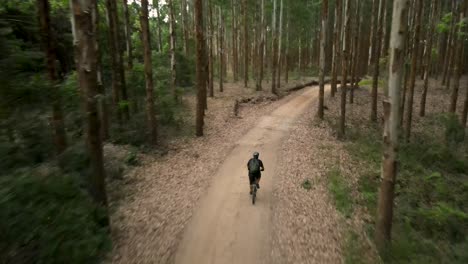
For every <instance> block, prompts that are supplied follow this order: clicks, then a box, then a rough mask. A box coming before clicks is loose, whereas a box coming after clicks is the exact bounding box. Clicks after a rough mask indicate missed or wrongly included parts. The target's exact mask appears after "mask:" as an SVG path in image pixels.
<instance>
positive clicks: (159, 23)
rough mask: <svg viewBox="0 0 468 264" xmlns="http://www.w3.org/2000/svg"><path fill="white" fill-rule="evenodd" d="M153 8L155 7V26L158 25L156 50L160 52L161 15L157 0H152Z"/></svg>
mask: <svg viewBox="0 0 468 264" xmlns="http://www.w3.org/2000/svg"><path fill="white" fill-rule="evenodd" d="M153 8H154V9H156V21H157V23H156V24H157V27H158V39H157V40H158V42H157V43H158V51H159V52H162V30H161V23H162V21H161V15H160V13H159V1H158V0H153Z"/></svg>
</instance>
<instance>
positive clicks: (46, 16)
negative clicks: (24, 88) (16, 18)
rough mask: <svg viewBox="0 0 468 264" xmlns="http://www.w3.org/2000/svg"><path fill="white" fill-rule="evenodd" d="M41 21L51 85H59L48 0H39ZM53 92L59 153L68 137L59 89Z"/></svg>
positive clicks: (53, 119) (53, 123) (53, 111)
mask: <svg viewBox="0 0 468 264" xmlns="http://www.w3.org/2000/svg"><path fill="white" fill-rule="evenodd" d="M37 6H38V13H39V21H40V24H41V35H42V43H43V48H44V50H45V55H46V61H47V72H48V78H49V81H50V85H51V86H54V87H57V86H56V85H57V81H58V76H57V69H56V68H55V65H56V64H55V61H56V60H57V56H56V50H55V46H54V43H55V41H54V36H53V35H52V30H51V26H50V5H49V1H48V0H37ZM51 93H52V96H51V98H52V102H51V103H52V128H53V133H54V142H55V148H56V150H57V153H58V154H60V153H62V152H63V151H64V150H65V149H66V148H67V137H66V134H65V125H64V122H63V114H62V106H61V104H60V94H59V91H58V89H53V90H51Z"/></svg>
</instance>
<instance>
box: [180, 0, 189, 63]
mask: <svg viewBox="0 0 468 264" xmlns="http://www.w3.org/2000/svg"><path fill="white" fill-rule="evenodd" d="M180 4H181V11H182V27H183V29H182V31H183V32H184V52H185V56H186V57H188V56H189V51H188V47H189V36H188V25H187V0H181V1H180Z"/></svg>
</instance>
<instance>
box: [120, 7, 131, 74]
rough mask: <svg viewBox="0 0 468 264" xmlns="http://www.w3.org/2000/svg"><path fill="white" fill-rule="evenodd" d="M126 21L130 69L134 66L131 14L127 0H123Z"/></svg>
mask: <svg viewBox="0 0 468 264" xmlns="http://www.w3.org/2000/svg"><path fill="white" fill-rule="evenodd" d="M122 2H123V10H124V22H125V28H124V30H125V44H126V48H127V65H128V66H127V67H128V69H129V70H131V69H132V68H133V55H132V27H131V26H130V14H129V12H128V3H127V0H123V1H122Z"/></svg>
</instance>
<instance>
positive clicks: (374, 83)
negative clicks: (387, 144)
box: [371, 0, 387, 122]
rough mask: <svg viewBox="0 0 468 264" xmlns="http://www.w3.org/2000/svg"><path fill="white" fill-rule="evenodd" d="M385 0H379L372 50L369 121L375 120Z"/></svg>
mask: <svg viewBox="0 0 468 264" xmlns="http://www.w3.org/2000/svg"><path fill="white" fill-rule="evenodd" d="M386 1H387V0H380V11H379V22H378V29H377V35H376V38H375V39H374V41H375V43H374V44H373V46H374V47H375V49H373V51H374V58H373V59H374V61H373V63H374V75H373V76H372V109H371V121H372V122H377V97H378V93H377V92H378V87H379V74H380V65H379V64H380V47H381V40H382V32H383V17H384V15H385V6H386Z"/></svg>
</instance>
